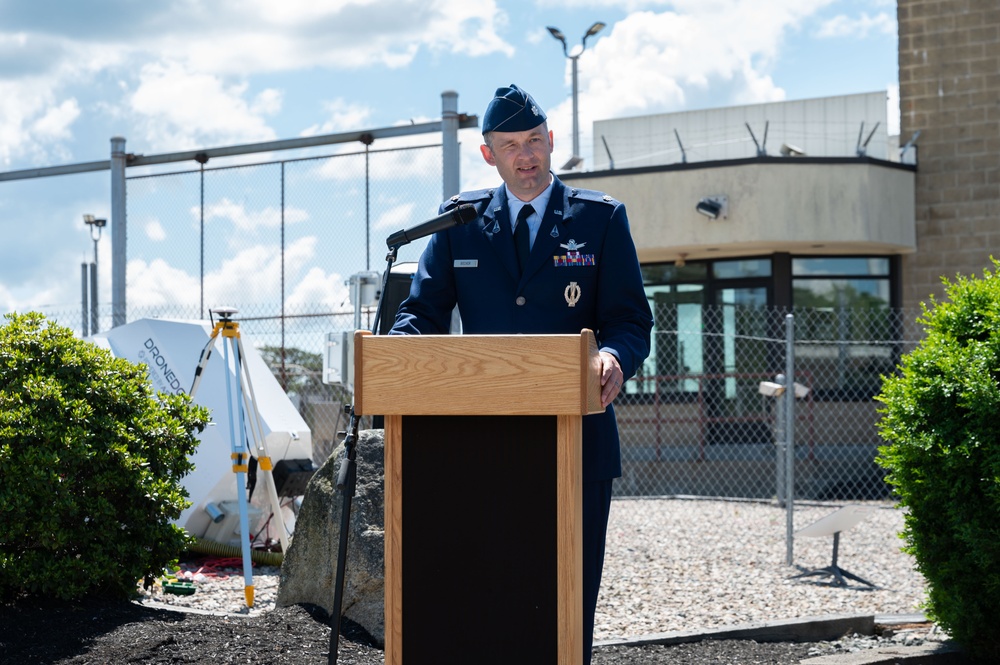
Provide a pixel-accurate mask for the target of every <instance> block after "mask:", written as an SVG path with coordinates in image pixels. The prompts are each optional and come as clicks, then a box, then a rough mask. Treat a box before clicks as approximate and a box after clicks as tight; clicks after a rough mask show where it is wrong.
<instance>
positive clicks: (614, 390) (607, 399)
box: [601, 351, 625, 408]
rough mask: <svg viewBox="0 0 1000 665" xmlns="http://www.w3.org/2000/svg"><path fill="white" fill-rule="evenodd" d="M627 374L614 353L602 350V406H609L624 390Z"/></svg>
mask: <svg viewBox="0 0 1000 665" xmlns="http://www.w3.org/2000/svg"><path fill="white" fill-rule="evenodd" d="M624 381H625V375H624V374H623V373H622V367H621V365H619V364H618V358H616V357H615V356H614V354H612V353H608V352H607V351H601V406H603V407H604V408H607V407H608V404H611V402H613V401H614V400H615V398H616V397H618V393H620V392H621V391H622V383H623V382H624Z"/></svg>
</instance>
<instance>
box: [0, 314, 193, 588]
mask: <svg viewBox="0 0 1000 665" xmlns="http://www.w3.org/2000/svg"><path fill="white" fill-rule="evenodd" d="M5 318H6V319H7V321H6V323H5V324H4V325H3V326H0V506H2V509H0V510H2V519H0V599H3V600H8V601H9V600H16V599H18V598H21V597H25V596H39V597H54V598H58V599H62V600H72V599H77V598H81V597H83V596H85V595H100V596H112V597H121V598H128V597H131V596H134V595H135V593H136V583H137V582H138V580H140V579H143V578H148V577H150V576H155V575H158V574H159V573H161V572H162V570H163V568H164V567H165V566H166V565H167V564H168V563H169V562H170V561H172V560H175V559H176V558H177V557H178V556H179V554H180V553H181V552H182V551H183V549H184V548H185V547H186V545H187V544H188V536H187V534H186V533H185V532H184V530H183V529H181V528H180V527H178V526H176V525H174V524H172V523H171V520H174V519H176V518H178V517H179V516H180V514H181V511H182V510H183V509H184V508H185V507H187V505H188V504H189V502H188V501H187V500H186V494H187V492H186V490H184V489H183V487H181V485H180V479H181V478H182V477H183V476H184V475H185V474H187V473H189V472H190V471H191V469H192V465H191V462H190V461H189V456H190V455H191V453H192V452H193V451H194V449H195V447H196V446H197V443H198V440H197V438H196V436H195V434H196V432H200V431H201V430H202V429H203V428H204V426H205V423H206V422H207V420H208V413H207V411H206V410H205V409H203V408H201V407H197V406H194V405H192V403H191V402H190V399H189V398H188V397H187V396H167V395H163V394H160V395H158V396H154V395H153V392H152V388H151V387H150V384H149V378H148V376H147V374H146V369H145V368H144V367H143V366H141V365H134V364H132V363H130V362H128V361H127V360H124V359H120V358H114V357H112V356H111V354H110V353H108V352H107V351H105V350H104V349H100V348H98V347H97V346H95V345H93V344H90V343H88V342H84V341H82V340H79V339H76V338H74V337H73V333H72V332H71V331H70V330H69V329H68V328H63V327H60V326H58V325H56V324H54V323H52V322H47V321H45V319H44V317H42V316H41V315H39V314H34V313H32V314H26V315H16V314H14V315H7V316H6V317H5Z"/></svg>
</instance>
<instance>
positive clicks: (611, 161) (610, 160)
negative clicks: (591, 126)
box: [601, 134, 615, 171]
mask: <svg viewBox="0 0 1000 665" xmlns="http://www.w3.org/2000/svg"><path fill="white" fill-rule="evenodd" d="M601 143H603V144H604V152H606V153H608V169H609V170H611V171H614V170H615V158H614V157H612V156H611V148H609V147H608V142H607V141H605V140H604V134H601Z"/></svg>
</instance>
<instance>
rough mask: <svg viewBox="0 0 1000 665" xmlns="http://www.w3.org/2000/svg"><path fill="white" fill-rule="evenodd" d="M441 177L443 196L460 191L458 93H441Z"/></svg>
mask: <svg viewBox="0 0 1000 665" xmlns="http://www.w3.org/2000/svg"><path fill="white" fill-rule="evenodd" d="M441 162H442V169H441V179H442V186H443V193H444V196H443V197H442V200H444V199H449V198H451V197H452V196H454V195H455V194H458V193H459V192H460V191H462V185H461V178H460V177H459V176H460V171H459V164H460V163H461V162H460V155H459V152H458V93H457V92H455V91H454V90H445V91H444V92H442V93H441Z"/></svg>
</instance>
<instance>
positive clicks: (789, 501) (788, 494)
mask: <svg viewBox="0 0 1000 665" xmlns="http://www.w3.org/2000/svg"><path fill="white" fill-rule="evenodd" d="M784 397H785V544H786V546H785V549H786V552H785V563H786V564H787V565H789V566H790V565H792V555H793V551H794V549H795V542H794V541H795V537H794V535H793V529H794V520H793V516H794V511H795V317H794V316H792V315H791V314H786V315H785V395H784Z"/></svg>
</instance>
